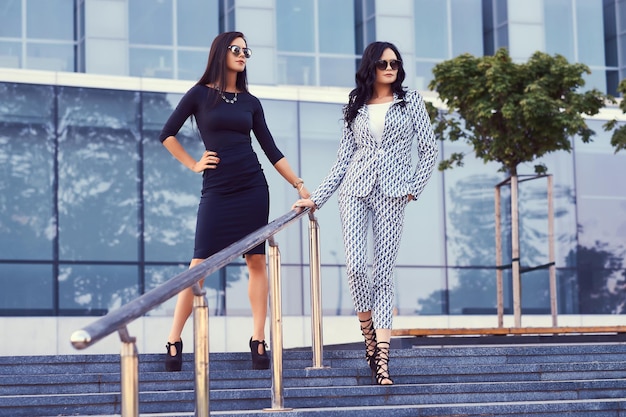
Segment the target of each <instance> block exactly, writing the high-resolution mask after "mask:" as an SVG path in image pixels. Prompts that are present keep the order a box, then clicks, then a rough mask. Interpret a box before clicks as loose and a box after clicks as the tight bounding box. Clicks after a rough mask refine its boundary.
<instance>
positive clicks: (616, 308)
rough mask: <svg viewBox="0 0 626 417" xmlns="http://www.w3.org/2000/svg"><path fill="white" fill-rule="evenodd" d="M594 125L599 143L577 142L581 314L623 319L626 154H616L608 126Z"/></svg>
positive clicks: (594, 122)
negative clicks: (605, 128)
mask: <svg viewBox="0 0 626 417" xmlns="http://www.w3.org/2000/svg"><path fill="white" fill-rule="evenodd" d="M588 123H589V127H590V128H591V129H593V130H594V131H595V132H596V135H595V137H594V140H593V142H591V143H586V144H585V143H582V142H581V141H580V140H579V139H578V138H576V142H575V155H576V185H577V187H576V189H577V196H576V201H577V209H578V225H579V233H578V245H579V246H578V254H577V266H578V280H579V282H578V284H579V286H580V296H581V313H583V314H585V313H596V314H597V313H607V314H623V313H624V311H623V305H624V301H623V291H622V290H621V287H622V286H623V281H624V276H623V269H624V264H623V262H624V261H623V259H624V257H625V256H626V246H625V245H624V235H625V234H626V188H625V187H622V186H619V180H618V179H621V178H624V177H626V154H624V153H617V154H614V153H613V147H612V146H611V145H610V137H611V134H610V132H605V131H604V130H602V121H599V120H598V121H595V120H594V121H589V122H588Z"/></svg>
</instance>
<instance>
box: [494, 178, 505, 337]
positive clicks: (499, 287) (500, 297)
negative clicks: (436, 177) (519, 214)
mask: <svg viewBox="0 0 626 417" xmlns="http://www.w3.org/2000/svg"><path fill="white" fill-rule="evenodd" d="M500 196H501V189H500V184H498V185H497V186H496V195H495V201H496V207H495V209H496V308H497V311H498V327H503V326H504V286H503V282H502V224H501V222H502V215H501V211H500V204H501V197H500Z"/></svg>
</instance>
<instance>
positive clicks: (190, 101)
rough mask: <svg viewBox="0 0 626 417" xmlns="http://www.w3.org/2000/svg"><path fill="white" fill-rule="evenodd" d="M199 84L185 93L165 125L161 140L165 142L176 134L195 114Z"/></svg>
mask: <svg viewBox="0 0 626 417" xmlns="http://www.w3.org/2000/svg"><path fill="white" fill-rule="evenodd" d="M197 87H198V86H194V87H192V88H191V89H190V90H189V91H187V92H186V93H185V95H183V97H182V98H181V99H180V101H179V102H178V105H177V106H176V108H175V109H174V111H173V112H172V114H171V115H170V117H169V118H168V119H167V122H165V125H163V129H162V130H161V134H160V135H159V140H160V141H161V142H163V141H164V140H165V139H167V138H168V137H170V136H176V135H177V134H178V131H179V130H180V128H181V127H183V125H184V124H185V121H186V120H187V119H188V118H189V116H191V115H192V114H195V112H196V109H197V107H198V100H197V97H198V88H197Z"/></svg>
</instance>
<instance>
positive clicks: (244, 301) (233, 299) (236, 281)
mask: <svg viewBox="0 0 626 417" xmlns="http://www.w3.org/2000/svg"><path fill="white" fill-rule="evenodd" d="M224 269H225V273H226V277H225V279H226V315H227V316H250V314H251V313H250V301H249V299H248V268H247V267H246V266H245V264H243V263H241V262H233V263H231V264H229V265H227V266H226V267H225V268H224Z"/></svg>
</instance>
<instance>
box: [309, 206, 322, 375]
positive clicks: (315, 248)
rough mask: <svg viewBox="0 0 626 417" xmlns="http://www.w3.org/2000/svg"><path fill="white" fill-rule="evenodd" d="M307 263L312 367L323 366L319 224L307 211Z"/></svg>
mask: <svg viewBox="0 0 626 417" xmlns="http://www.w3.org/2000/svg"><path fill="white" fill-rule="evenodd" d="M309 263H310V274H311V348H312V349H313V365H312V368H323V367H324V366H323V364H322V361H323V360H324V352H323V349H324V344H323V332H322V284H321V279H320V270H321V259H320V238H319V224H318V223H317V220H316V219H315V216H313V214H311V213H309Z"/></svg>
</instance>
